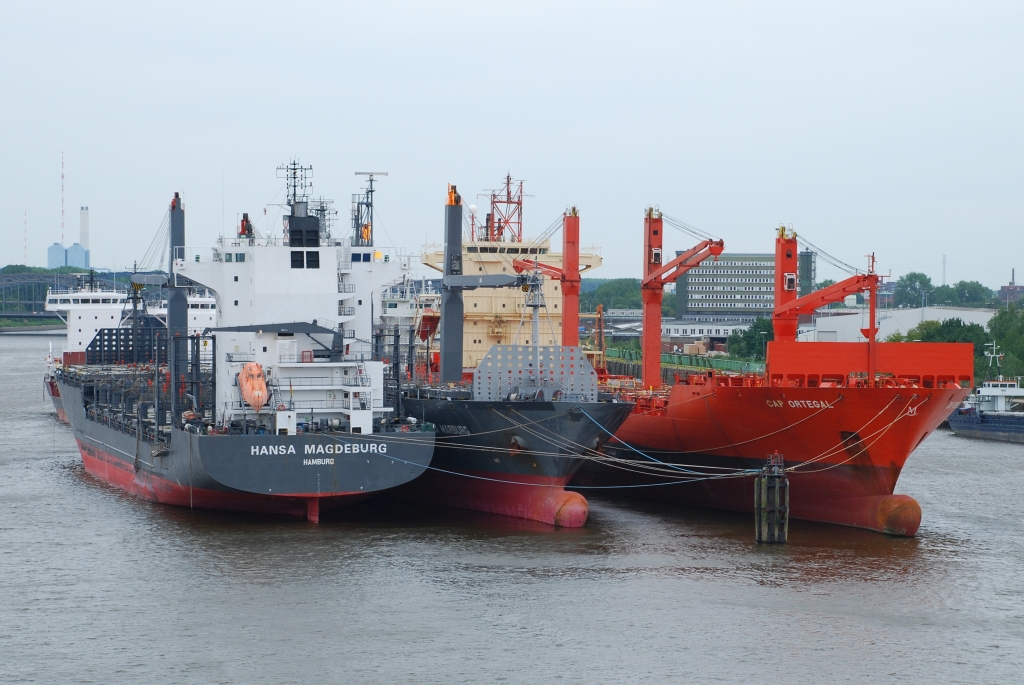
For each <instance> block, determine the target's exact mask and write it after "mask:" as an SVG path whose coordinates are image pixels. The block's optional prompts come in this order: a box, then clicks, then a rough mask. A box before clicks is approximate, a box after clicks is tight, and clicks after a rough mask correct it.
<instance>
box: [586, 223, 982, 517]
mask: <svg viewBox="0 0 1024 685" xmlns="http://www.w3.org/2000/svg"><path fill="white" fill-rule="evenodd" d="M645 228H646V232H647V237H646V247H647V249H646V250H645V252H646V254H645V260H646V265H645V267H646V268H645V279H644V287H645V290H644V333H643V334H644V365H643V370H644V373H643V376H644V377H643V388H644V389H645V391H640V392H636V393H634V394H633V395H632V396H629V397H628V399H630V400H632V401H635V402H636V409H635V410H634V413H633V414H631V415H630V417H629V418H628V419H627V420H626V422H625V423H624V424H623V425H622V426H621V427H620V428H619V430H618V431H617V432H616V434H615V437H616V438H617V440H613V441H612V442H610V443H609V444H608V445H607V446H606V448H605V451H606V453H607V457H608V459H607V460H602V461H603V463H601V464H600V465H598V464H597V463H596V462H593V463H592V464H591V465H590V466H588V467H587V468H586V469H585V470H584V471H583V473H582V474H581V476H580V478H578V479H577V482H578V483H583V484H589V485H593V484H601V485H609V484H611V485H623V486H632V487H630V489H629V490H628V492H629V493H630V494H631V495H636V496H642V497H647V498H654V499H660V500H667V501H672V502H678V503H680V504H685V505H694V506H702V507H711V508H718V509H728V510H733V511H752V510H753V503H754V490H753V475H754V474H753V473H752V472H753V471H754V470H756V469H759V468H760V467H761V466H763V465H764V463H765V458H766V455H768V454H770V453H774V452H779V453H782V454H783V455H784V458H785V463H786V467H787V475H788V477H789V479H790V483H791V485H790V493H791V494H790V514H791V516H792V517H794V518H798V519H806V520H812V521H822V522H829V523H838V524H843V525H849V526H856V527H860V528H867V529H871V530H877V531H881V532H885V533H890V534H895V535H908V536H909V535H914V534H915V533H916V532H917V529H918V526H919V525H920V522H921V508H920V506H919V505H918V503H917V502H916V501H915V500H914V499H913V498H911V497H909V496H907V495H896V494H893V490H894V488H895V485H896V480H897V479H898V478H899V475H900V472H901V471H902V469H903V466H904V464H905V463H906V461H907V458H908V457H909V456H910V454H911V452H913V451H914V449H916V448H917V446H918V445H920V444H921V442H922V441H923V440H924V439H925V438H926V437H927V436H928V435H929V434H930V433H931V432H932V431H934V430H935V429H936V428H937V427H938V426H939V424H940V423H941V422H942V421H943V420H944V419H945V418H946V416H947V415H948V414H949V413H950V411H952V410H953V409H954V408H955V407H957V406H958V405H959V404H960V403H961V402H962V401H963V400H964V398H965V397H966V396H967V395H968V393H969V392H970V387H971V386H972V385H973V369H974V364H973V355H974V352H973V346H972V345H971V344H965V343H887V342H878V341H876V339H875V336H876V334H877V321H876V318H875V302H876V299H877V298H876V291H877V287H878V284H879V281H880V277H879V276H878V275H877V274H875V273H874V272H873V267H872V269H871V270H870V271H869V272H868V273H866V274H858V275H855V276H852V277H851V278H848V279H846V280H844V281H841V282H839V283H836V284H834V285H832V286H829V287H827V288H824V289H822V290H819V291H816V292H814V293H811V294H809V295H806V296H804V297H799V298H798V297H797V278H796V274H797V268H796V266H797V240H796V235H795V234H793V233H792V232H790V231H787V230H786V229H785V228H780V229H779V232H778V236H777V239H776V244H775V249H776V259H775V298H776V300H775V310H774V312H773V317H772V322H773V329H774V340H773V341H771V342H769V343H768V345H767V361H766V369H765V373H764V374H763V375H737V374H726V373H719V372H715V371H712V370H707V371H702V372H700V373H687V374H685V377H684V378H679V379H678V380H679V382H678V383H677V384H676V385H673V386H671V387H662V383H661V368H660V336H661V326H660V323H661V321H660V298H658V297H657V294H660V293H654V292H652V293H651V294H650V295H649V294H648V292H649V291H650V290H657V283H653V285H654V288H651V287H650V286H649V283H650V282H652V274H658V273H661V274H664V272H665V270H662V269H661V267H660V266H659V265H658V264H656V263H655V262H656V261H657V262H658V263H660V256H661V255H660V249H658V250H657V252H655V250H654V249H653V248H654V247H655V246H656V247H658V248H660V241H657V244H656V245H655V239H656V238H658V237H660V235H661V228H662V219H661V217H660V215H658V214H657V212H652V211H650V210H649V211H648V214H647V217H646V219H645ZM696 249H697V248H695V250H696ZM718 251H719V252H721V249H720V247H719V250H718ZM691 252H693V251H691ZM690 265H691V266H693V265H695V264H693V263H692V262H691V263H690ZM667 266H669V265H666V267H667ZM677 266H678V265H677ZM861 292H864V293H866V297H867V299H868V302H869V305H868V306H869V316H870V318H869V325H868V327H867V328H865V329H862V331H861V332H862V334H863V335H864V337H865V341H864V342H857V343H838V342H797V339H796V332H797V322H798V317H799V316H800V315H801V314H811V313H813V312H814V310H815V309H817V308H819V307H822V306H825V305H827V304H828V303H830V302H837V301H841V300H842V299H843V298H844V297H845V296H847V295H850V294H855V293H861ZM649 301H650V302H649ZM624 399H626V398H625V397H624ZM638 485H650V486H651V487H635V486H638Z"/></svg>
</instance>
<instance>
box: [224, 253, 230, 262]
mask: <svg viewBox="0 0 1024 685" xmlns="http://www.w3.org/2000/svg"><path fill="white" fill-rule="evenodd" d="M224 261H225V262H230V261H231V253H230V252H225V253H224Z"/></svg>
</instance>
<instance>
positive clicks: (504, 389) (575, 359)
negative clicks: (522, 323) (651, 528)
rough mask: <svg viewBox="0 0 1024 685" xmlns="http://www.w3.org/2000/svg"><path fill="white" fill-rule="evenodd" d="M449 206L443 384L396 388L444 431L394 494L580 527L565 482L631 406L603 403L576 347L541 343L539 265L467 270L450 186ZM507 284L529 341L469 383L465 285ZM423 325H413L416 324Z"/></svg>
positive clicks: (415, 411) (413, 410) (407, 404)
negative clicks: (518, 297) (522, 310)
mask: <svg viewBox="0 0 1024 685" xmlns="http://www.w3.org/2000/svg"><path fill="white" fill-rule="evenodd" d="M445 210H446V213H445V265H444V279H443V281H442V299H441V321H440V329H441V336H442V339H441V349H440V360H439V361H440V369H439V372H440V378H439V382H436V383H429V382H423V380H422V379H421V380H420V381H415V380H414V381H413V383H412V384H411V385H410V386H408V387H406V388H403V389H402V391H401V392H399V395H400V396H401V398H402V410H403V412H404V413H405V414H406V415H407V416H409V417H410V418H414V419H419V420H421V421H424V422H427V423H430V424H434V425H435V426H436V428H437V434H438V438H437V444H436V447H435V451H434V458H433V461H432V462H431V467H430V469H429V470H428V471H427V473H425V474H424V475H423V476H422V477H420V478H419V479H417V480H416V481H414V482H412V483H410V484H409V485H408V486H404V487H402V488H401V489H400V490H398V493H399V494H401V495H403V496H405V497H408V498H411V499H415V500H417V501H423V502H430V503H435V504H441V505H447V506H452V507H460V508H465V509H475V510H478V511H485V512H490V513H495V514H502V515H506V516H514V517H518V518H525V519H533V520H536V521H542V522H544V523H548V524H553V525H558V526H564V527H578V526H582V525H583V524H584V523H586V520H587V515H588V505H587V500H586V499H585V498H584V497H583V495H581V494H580V493H578V492H570V491H567V490H565V487H564V486H565V485H566V484H567V483H568V482H569V480H571V479H572V477H573V476H574V475H575V474H576V472H577V471H578V470H579V469H580V467H581V466H582V465H583V463H584V462H585V461H586V459H587V458H589V457H592V456H594V455H595V454H597V453H598V452H599V451H600V449H601V447H602V446H603V444H604V443H605V442H606V441H608V440H609V439H610V438H611V436H612V434H613V433H614V432H615V430H616V429H617V428H618V427H619V426H620V425H621V424H622V422H623V421H625V420H626V418H627V417H628V416H629V414H630V412H631V411H632V409H633V404H631V403H614V402H599V401H598V391H597V372H596V371H595V370H594V368H593V367H592V366H591V365H590V363H589V362H588V361H587V359H586V357H585V355H584V354H583V351H582V350H581V349H580V348H579V347H577V346H573V345H547V346H542V345H539V344H538V338H539V335H538V327H539V322H538V316H539V314H538V308H539V307H541V306H543V293H542V289H541V287H540V277H539V276H538V275H537V274H536V273H534V274H523V275H519V276H513V275H511V274H508V275H484V276H480V275H476V276H471V275H464V274H463V273H462V262H461V258H462V225H463V217H462V202H461V198H460V197H459V195H458V193H457V192H456V191H455V188H454V186H451V187H449V192H448V204H447V206H446V208H445ZM508 286H517V287H519V288H520V289H522V291H523V292H524V293H526V306H527V307H529V308H531V309H532V332H531V334H530V339H529V340H528V344H526V345H494V346H492V347H491V348H490V350H489V351H488V352H487V354H486V355H485V356H484V358H483V359H482V360H481V361H480V363H479V364H478V365H477V367H476V368H475V369H474V370H473V371H472V374H471V376H472V382H471V383H469V382H467V381H466V380H465V378H466V377H467V374H466V372H465V370H464V369H463V366H462V362H463V354H462V340H463V300H462V291H463V290H464V289H467V288H479V287H499V288H500V287H508ZM418 328H419V326H418V325H416V324H415V323H414V325H413V330H414V331H415V330H417V329H418ZM531 343H532V344H531ZM395 348H396V350H397V349H398V348H399V346H398V345H397V344H396V346H395ZM427 356H428V357H429V352H428V355H427ZM410 366H411V367H412V368H415V367H416V364H415V363H412V364H410ZM396 375H398V374H396Z"/></svg>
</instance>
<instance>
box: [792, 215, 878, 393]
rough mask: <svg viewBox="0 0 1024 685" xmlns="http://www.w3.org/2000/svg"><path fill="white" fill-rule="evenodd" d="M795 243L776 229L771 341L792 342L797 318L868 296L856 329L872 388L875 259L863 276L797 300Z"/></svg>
mask: <svg viewBox="0 0 1024 685" xmlns="http://www.w3.org/2000/svg"><path fill="white" fill-rule="evenodd" d="M796 255H797V240H796V233H794V232H792V231H789V230H787V229H786V227H785V226H779V233H778V236H777V237H776V239H775V311H774V312H773V313H772V332H773V333H774V337H775V340H777V341H780V342H795V341H796V329H797V325H798V323H799V319H800V316H801V315H810V314H814V312H815V310H816V309H818V308H819V307H824V306H825V305H827V304H831V303H833V302H842V301H843V299H844V298H845V297H846V296H847V295H856V294H858V293H861V292H864V291H867V293H868V311H869V314H868V316H869V319H868V327H867V328H862V329H860V332H861V334H862V335H863V336H864V337H865V338H867V340H868V371H867V381H868V387H874V385H875V366H876V364H875V352H876V349H875V336H876V335H877V334H878V325H877V324H878V321H877V318H876V315H875V306H876V305H877V302H878V284H879V282H880V281H881V277H880V276H879V275H878V274H876V273H875V256H874V255H871V262H870V266H869V268H868V272H867V273H866V274H856V275H854V276H851V277H849V278H847V279H845V280H842V281H839V282H838V283H834V284H832V285H830V286H827V287H825V288H822V289H821V290H816V291H815V292H813V293H809V294H807V295H804V296H803V297H797V269H796V267H797V258H796Z"/></svg>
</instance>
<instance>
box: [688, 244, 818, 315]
mask: <svg viewBox="0 0 1024 685" xmlns="http://www.w3.org/2000/svg"><path fill="white" fill-rule="evenodd" d="M676 254H677V255H678V254H681V253H678V252H677V253H676ZM797 273H798V276H797V282H798V288H797V292H798V294H799V296H801V297H803V296H804V295H808V294H810V293H812V292H814V282H815V279H816V278H817V254H816V253H814V252H812V251H809V250H805V251H804V252H801V253H800V254H799V255H798V257H797ZM774 308H775V254H774V253H764V254H751V253H743V254H740V253H728V252H724V253H722V255H721V256H719V258H718V260H717V261H712V260H710V259H709V260H707V261H705V262H704V263H703V264H701V265H700V266H699V267H697V268H695V269H693V270H691V271H690V272H689V273H687V274H686V275H685V276H683V277H682V278H680V279H679V280H678V281H677V282H676V315H677V316H682V315H687V314H694V315H709V316H712V317H718V318H722V317H727V318H738V319H741V320H752V319H753V318H755V317H758V316H763V317H770V316H771V315H772V310H773V309H774Z"/></svg>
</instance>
